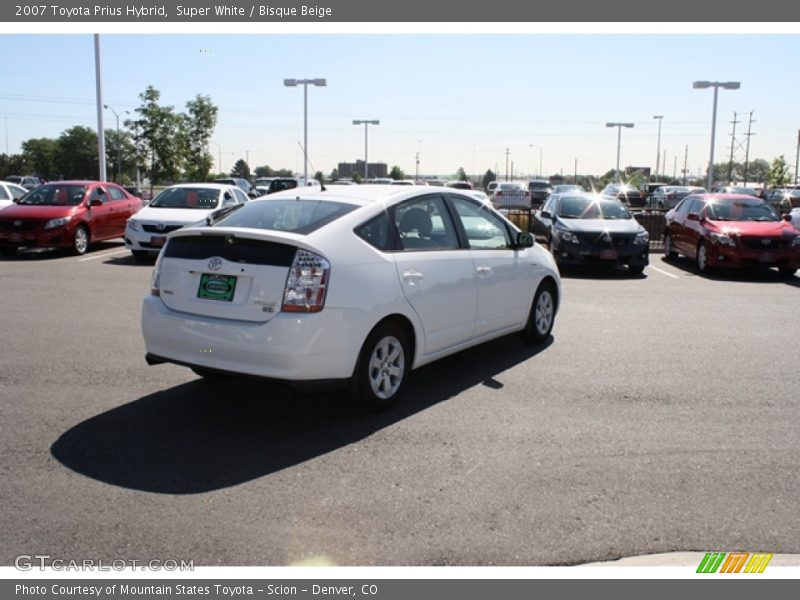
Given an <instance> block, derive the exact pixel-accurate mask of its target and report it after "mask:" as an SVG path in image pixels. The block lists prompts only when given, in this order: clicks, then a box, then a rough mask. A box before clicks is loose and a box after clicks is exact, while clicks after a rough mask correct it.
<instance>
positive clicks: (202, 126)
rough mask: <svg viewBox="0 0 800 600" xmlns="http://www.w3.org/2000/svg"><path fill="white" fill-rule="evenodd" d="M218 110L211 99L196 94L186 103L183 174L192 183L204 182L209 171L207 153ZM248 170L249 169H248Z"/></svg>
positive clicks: (209, 160) (209, 162)
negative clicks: (184, 173)
mask: <svg viewBox="0 0 800 600" xmlns="http://www.w3.org/2000/svg"><path fill="white" fill-rule="evenodd" d="M217 113H218V109H217V107H216V106H214V105H213V104H212V103H211V98H210V97H208V96H201V95H200V94H198V95H197V96H195V99H194V100H190V101H189V102H187V103H186V115H184V120H183V126H184V129H185V130H184V133H183V135H184V138H185V150H186V157H185V159H186V160H185V172H186V177H188V178H189V179H190V180H192V181H206V180H207V179H208V173H209V172H210V171H211V163H212V162H213V157H212V156H211V153H210V152H209V151H208V144H209V142H210V141H211V134H212V133H213V132H214V127H216V125H217ZM248 170H249V169H248Z"/></svg>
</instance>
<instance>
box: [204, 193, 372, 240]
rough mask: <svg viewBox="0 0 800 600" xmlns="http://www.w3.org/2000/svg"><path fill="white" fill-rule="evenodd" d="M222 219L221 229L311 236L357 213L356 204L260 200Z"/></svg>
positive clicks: (220, 222) (219, 222) (310, 200)
mask: <svg viewBox="0 0 800 600" xmlns="http://www.w3.org/2000/svg"><path fill="white" fill-rule="evenodd" d="M241 207H242V208H240V209H238V210H236V212H232V213H230V214H229V215H227V216H223V217H222V218H220V219H219V220H218V221H216V222H215V223H214V226H215V227H216V226H221V227H251V228H254V229H266V230H272V231H289V232H291V233H300V234H309V233H311V232H313V231H316V230H317V229H319V228H320V227H324V226H325V225H327V224H328V223H332V222H333V221H335V220H336V219H338V218H339V217H341V216H343V215H346V214H347V213H349V212H351V211H352V210H355V208H356V206H355V205H354V204H346V203H344V202H322V201H319V200H312V199H302V200H294V199H293V200H259V201H257V202H248V203H247V204H243V205H241Z"/></svg>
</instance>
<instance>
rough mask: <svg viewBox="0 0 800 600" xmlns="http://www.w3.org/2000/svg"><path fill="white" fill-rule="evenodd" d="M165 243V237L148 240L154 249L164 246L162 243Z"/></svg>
mask: <svg viewBox="0 0 800 600" xmlns="http://www.w3.org/2000/svg"><path fill="white" fill-rule="evenodd" d="M166 241H167V237H166V236H164V235H161V236H153V237H151V238H150V243H151V244H152V245H153V246H155V247H156V248H161V246H163V245H164V242H166Z"/></svg>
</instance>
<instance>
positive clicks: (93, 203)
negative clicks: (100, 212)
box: [89, 198, 103, 208]
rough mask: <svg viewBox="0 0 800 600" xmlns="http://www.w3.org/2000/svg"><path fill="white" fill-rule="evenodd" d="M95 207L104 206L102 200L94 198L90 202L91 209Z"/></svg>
mask: <svg viewBox="0 0 800 600" xmlns="http://www.w3.org/2000/svg"><path fill="white" fill-rule="evenodd" d="M93 206H103V201H102V200H100V198H92V199H91V200H89V208H91V207H93Z"/></svg>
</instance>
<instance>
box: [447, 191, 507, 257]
mask: <svg viewBox="0 0 800 600" xmlns="http://www.w3.org/2000/svg"><path fill="white" fill-rule="evenodd" d="M451 200H452V202H453V206H454V207H455V209H456V214H457V215H458V219H459V220H460V222H461V225H462V227H463V228H464V233H465V235H466V238H467V242H468V243H469V247H470V248H473V249H475V248H480V249H482V250H491V249H507V248H508V247H509V246H510V245H511V237H510V235H509V233H508V229H507V228H506V226H505V223H504V222H503V220H502V219H501V218H500V217H498V216H497V215H495V214H494V213H493V212H491V211H490V210H489V209H487V208H486V207H485V206H483V205H481V204H477V203H475V202H472V201H470V200H467V199H466V198H460V197H451Z"/></svg>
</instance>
